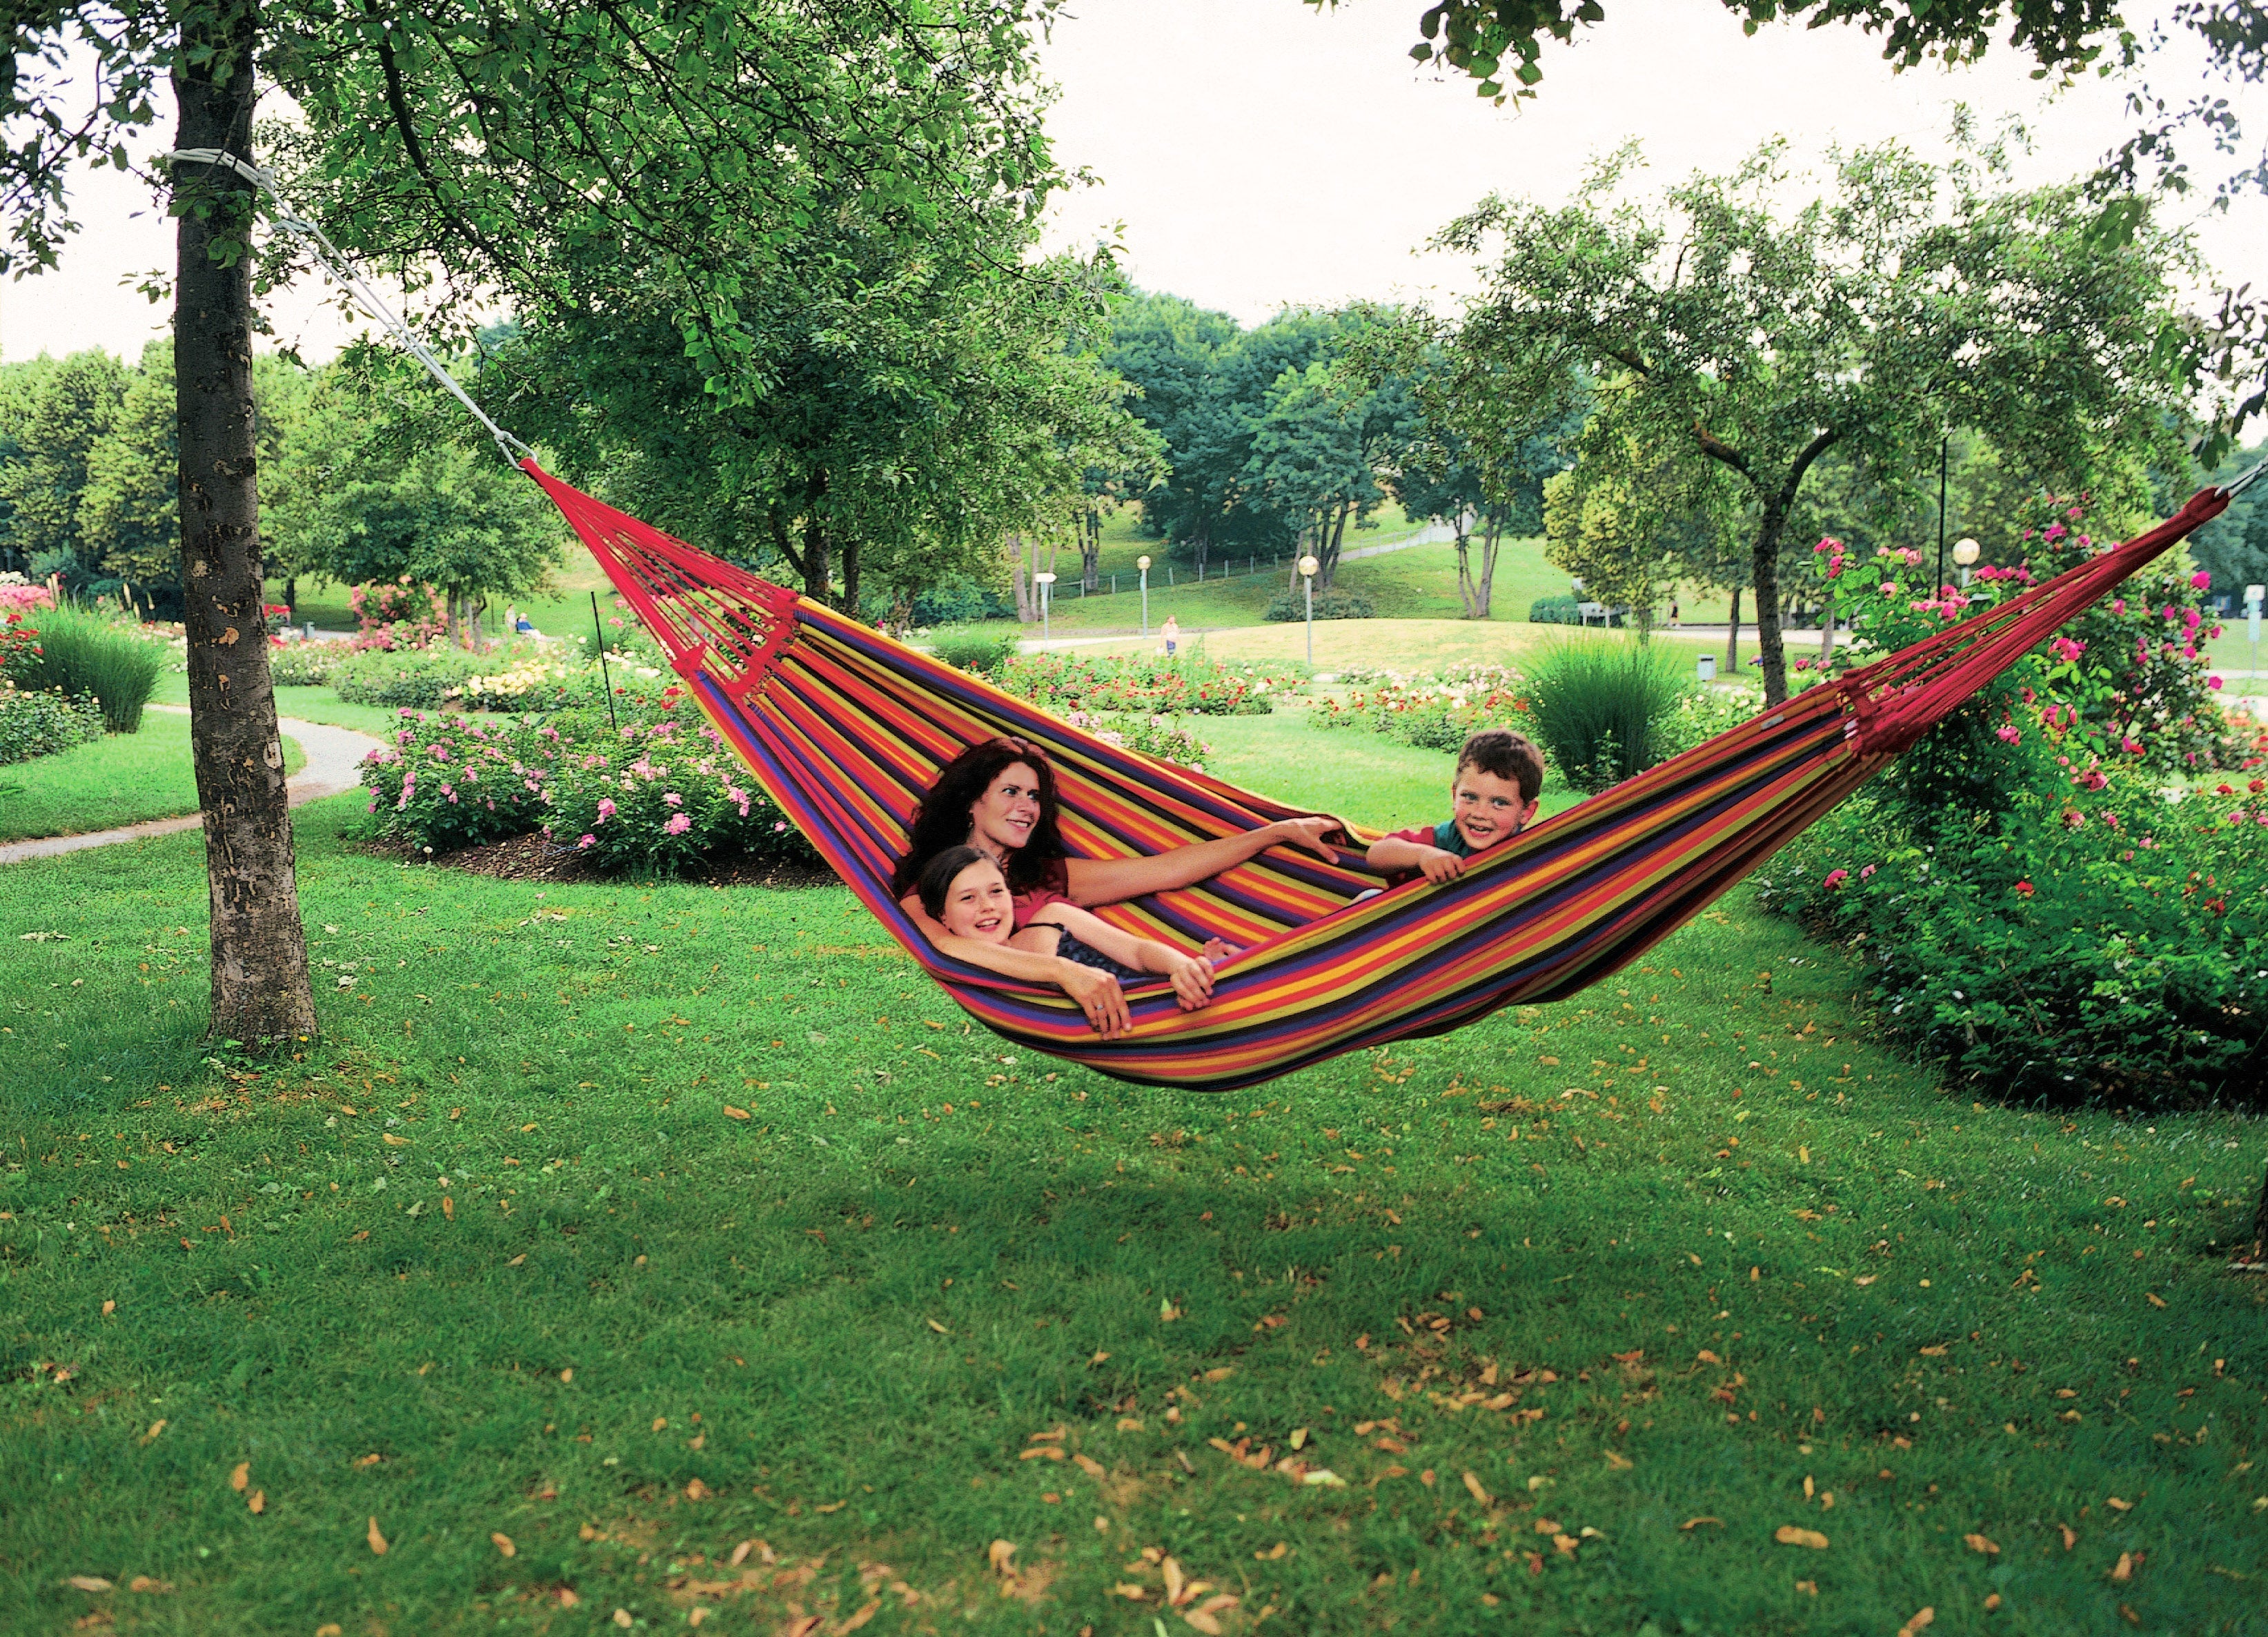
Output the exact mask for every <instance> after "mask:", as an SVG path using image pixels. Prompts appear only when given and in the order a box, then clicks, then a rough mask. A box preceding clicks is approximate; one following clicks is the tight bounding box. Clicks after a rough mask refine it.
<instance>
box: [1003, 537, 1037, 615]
mask: <svg viewBox="0 0 2268 1637" xmlns="http://www.w3.org/2000/svg"><path fill="white" fill-rule="evenodd" d="M1008 577H1009V578H1010V579H1011V580H1012V581H1013V582H1014V584H1015V587H1016V619H1017V621H1018V623H1020V624H1022V625H1029V624H1031V623H1032V621H1033V620H1036V619H1038V618H1039V617H1040V611H1039V610H1038V609H1037V608H1035V607H1034V606H1032V592H1033V591H1034V590H1035V587H1034V586H1033V584H1032V581H1031V564H1030V562H1029V554H1028V553H1027V552H1026V550H1025V548H1024V537H1023V536H1022V535H1020V534H1011V535H1010V536H1009V537H1008Z"/></svg>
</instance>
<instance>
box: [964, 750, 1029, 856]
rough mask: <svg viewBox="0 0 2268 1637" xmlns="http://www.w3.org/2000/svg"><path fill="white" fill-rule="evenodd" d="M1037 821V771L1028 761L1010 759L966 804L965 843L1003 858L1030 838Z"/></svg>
mask: <svg viewBox="0 0 2268 1637" xmlns="http://www.w3.org/2000/svg"><path fill="white" fill-rule="evenodd" d="M1039 822H1040V775H1039V774H1036V773H1035V772H1034V771H1033V770H1032V768H1031V766H1030V765H1029V764H1028V763H1026V762H1020V761H1013V762H1010V763H1009V764H1008V765H1007V766H1006V767H1003V768H1002V769H1001V770H1000V773H999V776H998V777H997V778H995V779H994V780H993V781H992V782H991V784H990V786H989V787H987V789H985V792H984V794H983V795H982V796H978V797H977V798H976V800H975V801H973V802H971V803H970V804H968V845H969V846H971V847H973V848H976V849H977V851H979V852H982V853H990V854H991V855H992V856H993V857H995V858H1005V857H1007V855H1009V854H1011V853H1013V852H1015V851H1016V850H1017V849H1018V848H1021V847H1022V846H1023V845H1024V843H1025V842H1027V841H1030V840H1031V839H1032V829H1033V826H1035V825H1037V824H1038V823H1039Z"/></svg>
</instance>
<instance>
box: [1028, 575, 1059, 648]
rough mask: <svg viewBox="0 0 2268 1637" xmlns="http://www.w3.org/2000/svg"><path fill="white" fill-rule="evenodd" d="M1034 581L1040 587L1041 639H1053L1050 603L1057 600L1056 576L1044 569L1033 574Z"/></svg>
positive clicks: (1044, 640) (1042, 640)
mask: <svg viewBox="0 0 2268 1637" xmlns="http://www.w3.org/2000/svg"><path fill="white" fill-rule="evenodd" d="M1032 583H1033V584H1035V585H1037V586H1038V587H1039V588H1040V641H1041V642H1049V641H1051V640H1052V633H1051V632H1050V631H1049V628H1048V605H1049V603H1051V602H1053V601H1054V600H1055V597H1054V591H1055V585H1056V576H1054V575H1052V574H1050V573H1049V572H1047V571H1046V570H1045V569H1042V571H1041V572H1039V573H1037V574H1035V575H1034V576H1032Z"/></svg>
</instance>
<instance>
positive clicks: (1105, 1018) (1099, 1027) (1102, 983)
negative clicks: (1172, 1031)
mask: <svg viewBox="0 0 2268 1637" xmlns="http://www.w3.org/2000/svg"><path fill="white" fill-rule="evenodd" d="M1057 965H1060V966H1061V967H1062V968H1063V972H1062V973H1061V974H1060V975H1059V976H1058V977H1057V980H1056V981H1057V982H1058V983H1060V984H1061V985H1063V989H1064V994H1066V995H1070V996H1071V999H1073V1000H1074V1001H1077V1002H1079V1010H1081V1011H1083V1012H1085V1013H1086V1021H1087V1022H1088V1023H1090V1024H1093V1025H1094V1031H1095V1032H1096V1033H1097V1034H1099V1035H1101V1037H1102V1038H1103V1039H1106V1040H1115V1039H1117V1038H1118V1037H1119V1036H1120V1035H1122V1034H1124V1033H1125V1032H1126V1031H1128V1030H1129V1029H1130V1028H1132V1027H1133V1026H1134V1017H1133V1014H1132V1013H1130V1011H1128V1010H1127V1009H1126V991H1125V990H1123V989H1122V988H1120V987H1118V980H1117V979H1116V978H1114V977H1112V976H1111V975H1110V974H1109V973H1107V972H1097V971H1095V969H1094V967H1092V966H1082V965H1079V963H1078V962H1076V961H1068V960H1066V961H1059V962H1057ZM1206 976H1207V979H1208V980H1210V979H1211V973H1210V972H1208V973H1207V974H1206Z"/></svg>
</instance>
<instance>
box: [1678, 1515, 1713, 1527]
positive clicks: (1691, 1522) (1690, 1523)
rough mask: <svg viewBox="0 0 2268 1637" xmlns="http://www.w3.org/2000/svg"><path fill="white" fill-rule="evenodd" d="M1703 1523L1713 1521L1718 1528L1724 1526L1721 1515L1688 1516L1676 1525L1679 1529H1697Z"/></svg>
mask: <svg viewBox="0 0 2268 1637" xmlns="http://www.w3.org/2000/svg"><path fill="white" fill-rule="evenodd" d="M1704 1523H1714V1524H1715V1525H1716V1526H1717V1527H1718V1528H1719V1529H1722V1528H1724V1527H1725V1520H1724V1519H1723V1518H1721V1517H1689V1518H1687V1519H1686V1520H1685V1521H1684V1522H1683V1523H1680V1524H1679V1525H1678V1526H1677V1527H1678V1528H1680V1529H1698V1528H1699V1527H1700V1526H1701V1525H1702V1524H1704Z"/></svg>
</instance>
